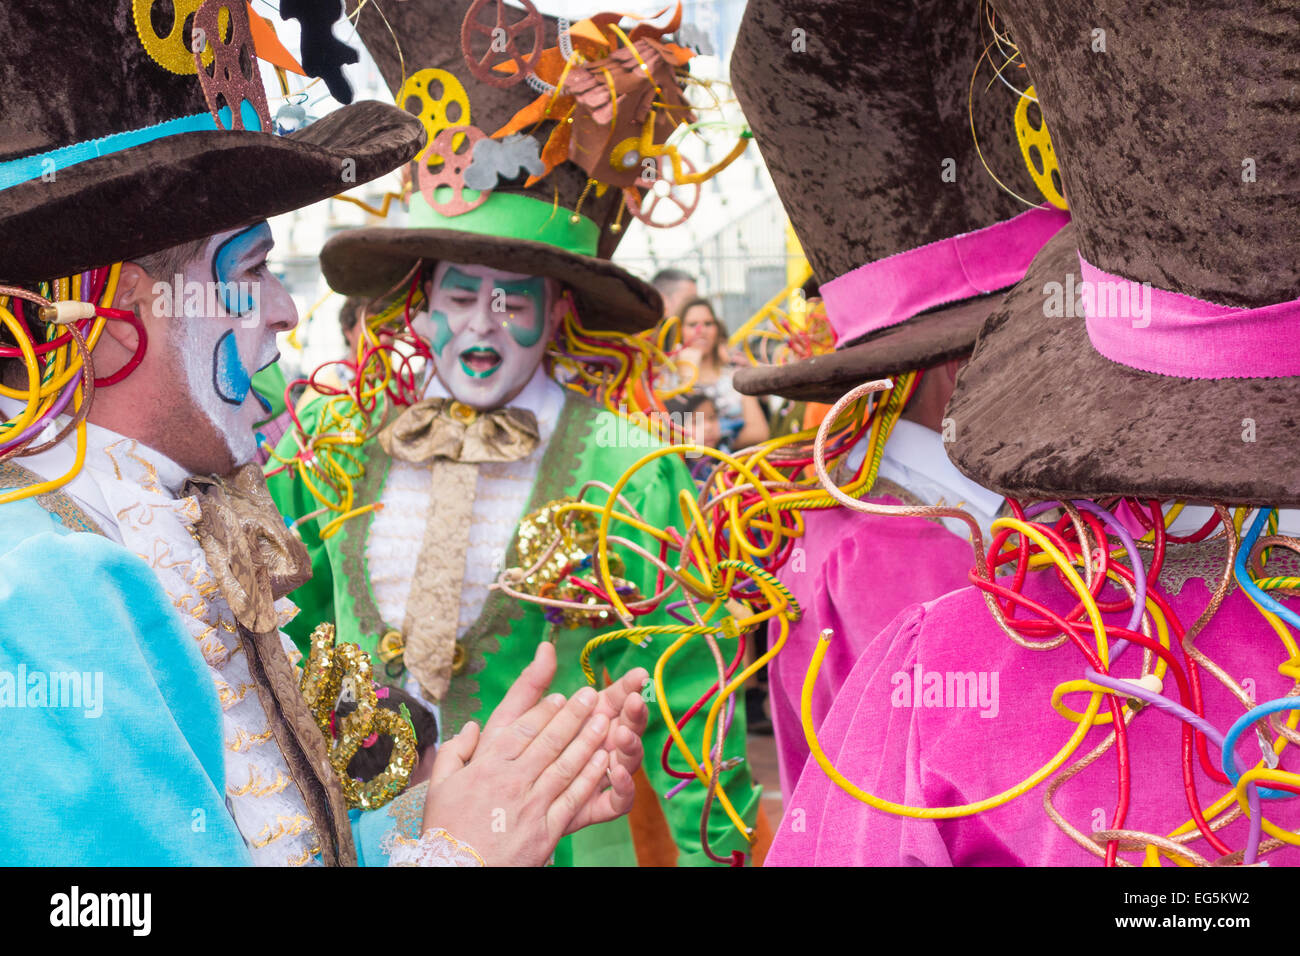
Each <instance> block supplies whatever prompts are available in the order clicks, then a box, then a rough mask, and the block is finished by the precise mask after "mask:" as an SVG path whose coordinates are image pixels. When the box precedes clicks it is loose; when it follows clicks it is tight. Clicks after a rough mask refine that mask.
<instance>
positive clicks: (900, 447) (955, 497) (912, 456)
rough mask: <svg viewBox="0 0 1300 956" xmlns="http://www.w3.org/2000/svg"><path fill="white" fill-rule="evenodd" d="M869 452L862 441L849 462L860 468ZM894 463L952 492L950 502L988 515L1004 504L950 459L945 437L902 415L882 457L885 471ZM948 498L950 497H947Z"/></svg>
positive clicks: (852, 467)
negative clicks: (959, 469)
mask: <svg viewBox="0 0 1300 956" xmlns="http://www.w3.org/2000/svg"><path fill="white" fill-rule="evenodd" d="M866 454H867V443H866V442H865V441H860V442H858V444H857V445H856V446H855V447H854V448H853V449H852V450H851V451H850V452H849V454H848V460H847V462H846V465H847V467H848V468H850V469H852V470H853V471H857V469H858V468H859V466H861V464H862V460H863V459H864V458H865V457H866ZM889 463H892V464H894V465H897V466H899V468H901V469H902V472H903V474H907V473H915V474H918V475H920V476H922V477H924V478H925V479H927V480H929V481H930V482H932V483H934V484H936V485H940V486H942V487H943V488H944V489H946V490H948V491H949V492H951V493H952V494H951V497H950V498H949V501H948V504H950V505H956V504H957V503H959V502H965V503H967V504H969V505H971V506H972V507H973V508H975V509H976V510H977V511H979V512H981V513H983V514H986V515H990V516H992V515H995V514H997V512H998V509H999V508H1001V507H1002V496H1001V495H999V494H998V493H997V492H996V491H990V490H989V489H987V488H985V487H984V486H983V485H980V484H977V483H976V482H974V481H971V480H970V479H969V478H967V477H966V476H965V475H963V474H962V473H961V472H960V471H958V470H957V467H956V466H955V465H954V464H953V463H952V462H951V461H949V460H948V455H947V453H946V452H945V451H944V447H943V438H942V437H941V436H940V435H939V433H938V432H937V431H935V430H934V429H932V428H926V427H925V426H924V425H918V424H917V423H916V422H912V421H908V420H907V419H906V418H900V419H899V420H898V421H897V422H895V423H894V428H893V431H892V432H890V435H889V440H888V441H887V442H886V443H885V450H884V454H883V456H882V460H881V464H882V472H884V471H892V470H893V469H889V468H887V467H885V466H886V465H887V464H889ZM945 497H948V496H945Z"/></svg>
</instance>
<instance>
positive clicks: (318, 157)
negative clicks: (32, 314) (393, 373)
mask: <svg viewBox="0 0 1300 956" xmlns="http://www.w3.org/2000/svg"><path fill="white" fill-rule="evenodd" d="M172 6H173V5H172V4H142V3H138V2H136V3H133V2H131V0H98V2H95V3H77V2H73V0H13V2H7V3H5V4H3V6H0V49H3V51H4V55H3V56H0V231H2V232H3V234H4V240H3V241H2V242H0V279H6V280H10V281H18V282H30V281H37V280H43V279H50V278H55V277H59V276H66V275H71V274H74V273H77V272H81V271H83V270H86V269H90V268H95V267H99V266H103V265H106V264H109V263H112V262H117V261H119V260H122V259H126V258H129V257H138V256H144V255H148V254H149V253H153V252H157V251H159V250H161V249H166V248H168V247H170V246H174V245H178V244H180V243H183V242H188V241H190V240H194V239H199V238H202V237H204V236H209V235H213V234H215V233H218V232H225V231H228V230H231V229H237V228H240V227H241V226H246V225H251V224H252V223H254V222H257V221H258V220H260V219H266V218H268V217H270V216H273V215H277V214H279V213H283V212H288V211H289V210H292V209H297V208H299V207H301V206H306V205H309V204H310V203H313V202H316V201H318V200H321V199H324V198H326V197H328V196H332V195H335V194H337V193H340V192H343V191H344V190H345V189H347V188H349V187H350V186H351V185H352V184H355V183H360V182H365V181H367V180H370V179H374V178H375V177H377V176H380V175H382V174H383V173H386V172H388V171H389V170H391V169H393V168H395V167H397V166H399V165H400V164H401V163H402V162H404V161H406V160H407V159H409V158H410V157H411V156H412V155H413V154H414V153H415V152H416V151H417V150H418V149H419V148H420V146H421V145H422V143H423V141H424V130H423V128H422V127H421V126H420V124H419V123H418V122H415V121H413V120H412V118H411V117H410V116H409V115H408V114H406V113H405V112H403V111H402V110H398V109H396V108H394V107H392V106H390V105H385V104H381V103H375V102H363V103H355V104H352V105H350V106H346V107H343V108H342V109H339V110H336V111H335V112H332V113H330V114H328V115H327V116H326V117H325V118H323V119H321V120H319V121H318V122H315V123H312V124H311V125H309V126H307V127H305V128H304V129H302V130H300V131H298V132H296V133H293V134H292V135H288V136H277V135H275V134H274V133H273V132H271V131H270V123H269V121H268V119H269V118H268V117H267V115H266V99H265V94H264V93H263V92H262V90H261V78H260V74H259V73H258V72H257V60H256V58H255V57H254V55H253V52H252V41H251V38H250V37H249V35H248V33H247V32H246V31H245V30H243V29H239V30H236V29H235V28H233V27H232V28H229V29H228V35H227V36H226V37H225V38H224V40H225V42H224V43H223V42H217V43H216V44H215V49H213V46H214V44H213V43H212V42H211V39H215V38H216V34H217V33H218V31H217V30H216V29H214V30H212V31H211V32H210V33H208V36H209V38H210V42H209V43H208V44H207V45H206V46H207V49H209V50H211V51H212V52H211V54H210V55H208V56H207V57H206V59H207V60H208V61H209V67H208V68H207V69H205V70H204V73H203V76H202V77H200V75H199V66H198V65H197V64H196V63H195V57H194V54H193V53H191V52H190V50H191V46H190V44H191V30H190V25H191V23H192V22H198V21H200V18H202V17H205V16H211V17H212V18H213V21H214V22H215V21H216V18H217V16H218V13H219V10H218V9H217V8H218V6H219V5H218V4H216V3H215V2H213V0H209V3H207V4H204V5H198V4H190V5H189V6H190V7H191V8H193V7H197V8H198V10H197V12H196V11H195V10H193V9H190V10H188V11H186V10H184V9H183V8H184V7H185V6H186V5H184V4H180V3H177V4H175V9H178V10H181V11H182V14H185V13H187V12H188V13H191V14H193V17H192V18H191V17H190V16H182V15H178V14H176V13H175V12H174V11H171V12H169V11H168V9H167V8H168V7H172ZM229 6H231V5H229V4H225V5H220V10H227V9H228V7H229ZM205 8H211V9H210V10H208V11H207V12H206V13H205ZM242 10H243V8H242V5H241V6H240V8H239V9H237V10H236V14H237V15H238V14H240V13H242ZM226 15H227V16H228V14H226ZM222 22H223V23H225V22H226V21H225V20H223V21H222ZM235 23H236V26H240V25H244V26H246V24H247V17H246V14H244V16H243V18H242V19H241V18H240V17H239V16H236V17H235ZM214 57H219V59H214ZM213 62H215V63H217V64H218V65H219V67H220V68H217V67H212V66H211V63H213ZM241 67H242V70H243V71H246V72H245V73H244V75H242V76H241V75H240V73H241ZM227 68H232V69H233V73H234V76H233V77H232V76H231V75H230V74H228V73H226V72H225V71H226V69H227ZM209 69H210V70H211V74H210V75H209V72H208V70H209ZM209 98H211V99H212V103H211V104H210V103H209ZM232 101H233V102H234V103H236V104H238V106H237V107H236V110H235V112H236V113H237V114H238V116H239V117H240V119H239V121H236V120H235V119H234V118H232V115H231V113H232V110H231V103H232ZM255 101H256V102H255ZM256 103H260V115H259V108H258V106H257V105H256ZM232 126H233V127H239V126H242V127H243V128H230V127H232Z"/></svg>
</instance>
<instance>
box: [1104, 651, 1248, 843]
mask: <svg viewBox="0 0 1300 956" xmlns="http://www.w3.org/2000/svg"><path fill="white" fill-rule="evenodd" d="M1084 675H1085V676H1086V677H1087V678H1088V680H1090V681H1092V682H1093V683H1094V684H1100V685H1101V686H1102V687H1109V688H1110V689H1111V690H1117V691H1119V692H1120V693H1122V694H1124V696H1126V697H1136V698H1137V699H1138V700H1144V701H1146V702H1147V703H1148V704H1151V705H1152V706H1153V707H1155V708H1156V710H1160V711H1164V712H1165V713H1166V714H1169V715H1170V716H1171V717H1177V718H1178V719H1179V720H1181V721H1183V722H1185V723H1188V724H1191V725H1192V726H1193V727H1195V728H1196V729H1197V730H1199V731H1200V732H1201V733H1203V734H1205V736H1206V737H1209V738H1210V741H1211V742H1212V743H1213V744H1214V746H1216V747H1218V748H1219V749H1220V750H1222V749H1223V734H1221V733H1219V731H1218V730H1216V729H1215V728H1214V725H1213V724H1211V723H1210V722H1209V721H1208V720H1206V719H1205V718H1204V717H1201V716H1200V715H1199V714H1194V713H1192V712H1191V711H1190V710H1188V709H1187V708H1186V707H1184V706H1183V705H1182V704H1180V703H1177V702H1176V701H1172V700H1170V699H1169V698H1168V697H1166V696H1164V695H1163V694H1157V693H1155V692H1154V691H1149V690H1147V689H1146V688H1145V687H1142V686H1140V685H1138V684H1132V683H1129V682H1128V681H1123V680H1119V679H1117V678H1114V677H1107V676H1105V675H1103V674H1098V673H1097V672H1096V671H1095V670H1093V669H1092V668H1091V667H1089V668H1086V669H1085V670H1084ZM1246 803H1247V806H1249V807H1250V836H1249V838H1248V839H1247V840H1246V853H1245V855H1244V856H1243V857H1242V861H1241V862H1242V863H1243V864H1245V865H1250V864H1252V863H1254V862H1255V861H1256V859H1258V856H1259V840H1260V830H1261V826H1260V813H1259V790H1258V785H1257V784H1256V783H1253V782H1252V783H1251V785H1250V789H1249V790H1247V791H1246Z"/></svg>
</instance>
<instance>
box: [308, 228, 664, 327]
mask: <svg viewBox="0 0 1300 956" xmlns="http://www.w3.org/2000/svg"><path fill="white" fill-rule="evenodd" d="M417 259H426V260H428V261H431V262H432V261H437V260H440V259H449V260H451V261H453V262H471V263H476V264H478V265H483V266H488V267H490V268H493V269H502V270H505V271H507V272H520V273H524V274H526V275H534V276H547V277H548V278H552V279H559V280H560V281H561V282H563V283H564V284H565V285H566V286H568V287H569V289H570V290H571V291H572V292H573V297H574V303H575V305H577V307H578V315H579V317H580V318H581V319H582V323H583V325H585V326H587V327H588V328H595V329H606V330H610V331H616V332H627V333H633V334H634V333H636V332H641V331H644V330H645V329H648V328H651V327H653V326H654V324H655V323H656V322H658V321H659V319H660V317H661V316H662V314H663V300H662V299H661V298H660V296H659V293H658V292H657V291H655V288H654V286H652V285H650V284H649V283H647V282H643V281H642V280H640V279H638V278H636V277H635V276H633V275H632V274H631V273H628V272H625V271H624V270H623V269H621V268H619V267H618V266H616V265H614V264H613V263H612V262H608V261H606V260H604V259H597V258H593V257H591V256H583V255H579V254H578V253H575V252H568V251H567V250H564V249H560V248H557V247H556V246H550V245H547V244H545V243H542V242H528V241H525V240H522V239H503V238H501V237H499V236H482V235H475V234H472V233H465V232H457V231H456V230H454V229H392V228H383V227H379V228H369V229H349V230H348V231H347V232H341V233H339V234H338V235H337V236H332V237H331V238H330V240H329V241H328V242H326V243H325V247H324V248H323V249H322V250H321V253H320V263H321V272H322V273H324V275H325V281H326V282H328V283H329V285H330V288H332V289H334V290H335V291H336V292H342V293H343V294H345V295H364V296H367V297H374V296H381V295H383V294H384V293H386V292H388V291H389V290H390V289H392V288H393V287H394V286H395V285H396V284H397V283H399V282H400V281H401V280H402V278H403V277H404V276H405V275H406V274H407V273H408V272H409V271H410V269H411V267H412V266H413V265H414V264H415V261H416V260H417Z"/></svg>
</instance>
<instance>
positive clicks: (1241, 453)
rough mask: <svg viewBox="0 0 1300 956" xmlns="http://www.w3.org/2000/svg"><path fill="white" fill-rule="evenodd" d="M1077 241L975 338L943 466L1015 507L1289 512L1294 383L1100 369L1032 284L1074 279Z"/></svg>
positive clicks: (1060, 241)
mask: <svg viewBox="0 0 1300 956" xmlns="http://www.w3.org/2000/svg"><path fill="white" fill-rule="evenodd" d="M1068 186H1069V180H1068V179H1067V188H1068ZM1077 235H1078V233H1077V232H1076V227H1075V226H1073V225H1068V226H1066V227H1065V228H1064V229H1062V230H1061V231H1060V232H1059V233H1058V234H1057V235H1056V236H1055V237H1054V238H1053V239H1052V240H1051V241H1050V242H1048V243H1047V245H1046V246H1044V247H1043V249H1042V251H1041V252H1040V253H1039V254H1038V256H1037V258H1035V259H1034V262H1033V265H1031V266H1030V268H1029V272H1028V274H1027V275H1026V276H1025V280H1024V281H1023V282H1022V283H1020V284H1019V285H1017V286H1015V287H1014V288H1013V289H1012V290H1011V291H1010V292H1009V293H1007V295H1006V298H1005V299H1004V301H1003V303H1002V305H1001V306H1000V307H999V308H998V309H997V310H996V311H995V312H994V313H993V315H992V316H991V317H990V318H989V320H988V322H987V323H986V324H985V326H984V329H983V331H982V332H981V333H980V338H979V342H978V343H977V345H976V346H975V353H974V355H973V356H972V358H971V361H970V364H969V365H967V366H966V367H965V368H963V369H962V370H961V372H960V373H959V374H958V376H957V387H956V390H955V392H954V393H953V397H952V400H951V401H950V402H949V404H948V408H947V410H946V411H945V413H944V414H945V417H947V418H950V419H952V421H953V423H954V424H955V426H956V429H955V433H956V440H955V441H954V442H952V443H950V444H949V445H947V446H946V447H947V449H948V455H949V457H951V458H952V460H953V463H954V464H956V465H957V467H958V468H960V469H961V470H962V471H963V472H964V473H966V474H967V475H969V476H970V477H971V478H973V479H974V480H975V481H978V482H979V483H980V484H982V485H984V486H985V487H988V488H992V489H994V490H995V491H998V492H999V493H1001V494H1005V495H1009V496H1012V497H1016V498H1021V499H1033V498H1045V499H1046V498H1050V499H1059V498H1099V497H1103V496H1106V495H1121V494H1122V495H1138V496H1140V497H1144V498H1145V497H1153V498H1190V499H1197V500H1205V501H1216V500H1217V501H1225V502H1229V503H1231V504H1252V505H1276V506H1280V507H1296V506H1300V416H1298V415H1297V413H1296V404H1297V399H1298V398H1300V389H1298V388H1297V381H1296V379H1286V378H1281V379H1218V380H1212V379H1182V378H1172V377H1169V376H1164V375H1156V374H1153V373H1150V372H1142V371H1138V370H1137V369H1132V368H1129V367H1127V366H1124V365H1119V364H1117V363H1115V362H1112V361H1110V360H1109V359H1107V358H1104V357H1103V356H1102V355H1100V354H1099V353H1098V352H1096V351H1095V350H1094V349H1093V348H1092V347H1091V346H1090V345H1089V343H1088V334H1087V330H1086V329H1085V328H1084V319H1083V318H1046V317H1044V314H1043V305H1044V295H1043V287H1044V285H1045V284H1046V283H1048V282H1061V283H1064V282H1065V276H1066V274H1067V273H1074V274H1075V276H1076V279H1077V276H1078V271H1079V262H1078V257H1077V255H1076V249H1075V238H1076V236H1077ZM1247 418H1249V419H1253V420H1254V431H1253V437H1254V441H1246V440H1244V436H1245V435H1246V428H1247V423H1245V422H1244V421H1243V419H1247Z"/></svg>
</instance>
